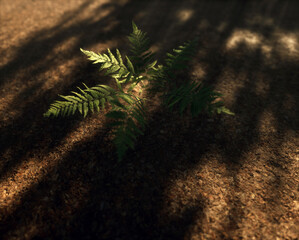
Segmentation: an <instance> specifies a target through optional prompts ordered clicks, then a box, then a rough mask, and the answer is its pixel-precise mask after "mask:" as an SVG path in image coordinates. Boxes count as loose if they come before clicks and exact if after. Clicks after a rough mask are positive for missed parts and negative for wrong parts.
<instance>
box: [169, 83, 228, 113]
mask: <svg viewBox="0 0 299 240" xmlns="http://www.w3.org/2000/svg"><path fill="white" fill-rule="evenodd" d="M220 96H221V94H220V93H218V92H215V91H213V90H212V89H211V88H209V87H205V86H203V85H202V84H201V83H195V82H191V83H186V84H183V85H181V86H180V87H179V88H176V89H174V90H172V91H171V92H170V93H169V94H168V96H167V97H166V99H165V104H166V106H168V108H170V109H171V110H172V109H173V108H174V107H175V106H177V107H178V109H179V112H180V114H183V113H184V112H186V111H187V110H188V109H190V111H191V114H192V116H193V117H196V116H198V115H199V114H200V113H201V112H204V111H205V112H208V113H214V112H216V113H219V114H220V113H226V114H231V115H233V113H232V112H231V111H229V109H227V108H225V107H224V106H223V102H221V101H216V99H217V98H218V97H220Z"/></svg>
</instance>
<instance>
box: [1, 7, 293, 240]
mask: <svg viewBox="0 0 299 240" xmlns="http://www.w3.org/2000/svg"><path fill="white" fill-rule="evenodd" d="M89 3H90V2H89V1H86V2H85V3H84V4H83V5H81V6H80V7H79V8H78V10H77V11H75V12H74V14H70V15H69V16H68V18H64V19H63V20H62V22H61V23H60V24H58V25H57V26H54V27H53V28H51V29H45V30H42V31H40V32H38V33H36V34H35V35H34V36H32V38H31V39H30V40H28V41H27V42H26V43H25V44H24V45H23V46H22V47H20V49H19V50H18V51H17V54H16V57H15V59H14V60H12V61H11V62H10V63H8V64H7V65H5V66H3V67H1V68H0V74H1V77H2V76H4V77H2V79H1V82H0V84H1V85H5V84H7V83H8V82H9V81H10V80H11V79H13V78H15V77H17V76H18V73H21V77H19V81H20V82H25V83H26V81H29V83H28V86H29V87H28V88H26V89H25V90H24V91H22V92H20V93H19V95H18V96H16V97H15V99H14V100H13V103H12V105H11V108H12V109H13V108H14V107H17V105H18V104H20V103H21V105H20V106H19V108H20V109H19V110H20V111H19V115H18V117H17V118H15V119H13V120H12V122H11V123H8V124H6V125H5V126H4V127H1V129H0V133H1V143H2V144H1V152H2V153H4V152H5V151H7V150H9V149H10V150H11V149H18V150H17V151H15V152H14V153H13V154H12V155H11V159H9V160H10V161H9V162H7V165H4V167H2V169H1V172H0V177H2V178H4V176H6V175H7V174H8V173H9V174H10V173H11V172H12V171H13V169H14V168H16V167H17V166H18V164H20V162H21V160H22V159H24V156H26V157H28V156H29V157H30V154H32V151H33V150H34V149H38V150H39V151H40V152H41V153H42V154H47V153H50V152H51V151H52V150H53V149H54V148H55V147H57V146H59V144H60V143H61V142H62V141H63V140H64V138H65V137H66V136H67V134H68V133H69V132H71V131H72V130H74V129H75V128H76V126H77V125H78V123H79V122H81V119H80V118H75V119H74V120H70V121H69V120H61V119H60V120H46V121H37V120H36V119H38V118H40V116H41V115H42V113H43V112H44V111H45V106H48V104H49V103H51V102H52V101H53V100H54V99H55V95H57V93H63V92H65V93H66V92H67V89H72V88H74V86H76V85H78V82H81V81H84V82H86V79H87V78H88V79H89V80H87V83H90V85H93V83H94V82H96V79H97V77H96V72H95V71H94V70H93V68H91V67H89V66H88V65H87V64H86V65H83V67H82V66H81V67H79V68H77V67H78V65H80V64H81V61H79V62H78V64H77V65H76V66H75V67H74V72H73V73H72V74H69V75H68V76H67V80H66V83H64V84H62V85H61V86H58V85H59V84H60V83H57V84H56V85H54V87H53V89H55V88H56V89H55V90H53V89H50V90H46V91H40V92H39V93H38V94H37V95H33V97H31V98H25V99H26V101H24V102H23V100H24V95H25V96H26V95H27V96H31V95H32V93H33V92H35V91H36V90H38V89H40V88H41V87H42V81H40V80H39V78H40V77H41V76H43V74H44V73H46V72H47V71H48V70H49V68H50V67H53V68H55V67H57V66H58V65H59V64H61V63H62V62H63V61H64V60H65V59H63V58H62V59H58V60H57V61H55V56H51V57H50V58H47V59H45V56H46V55H49V54H50V53H51V51H52V50H53V49H54V47H55V46H58V45H59V44H61V43H62V42H64V41H66V40H67V39H69V38H71V37H76V39H77V40H76V44H75V45H74V46H73V47H72V48H71V49H70V50H67V54H69V55H73V54H77V51H78V49H79V47H81V46H84V47H85V48H88V47H89V46H92V45H93V44H95V43H98V42H105V41H108V40H110V39H114V40H115V41H116V42H117V43H121V44H122V43H123V42H124V41H123V35H124V34H125V35H126V34H127V29H129V26H130V21H131V19H134V20H136V22H138V23H139V22H140V26H143V25H144V26H145V27H144V30H145V31H147V32H149V35H150V36H151V37H152V36H153V43H154V44H158V46H159V48H160V49H162V51H166V50H168V49H171V48H173V47H175V46H176V45H177V43H178V42H179V41H181V40H183V39H184V40H186V38H185V37H186V36H188V39H189V36H190V35H193V34H194V33H195V32H196V31H198V30H202V32H203V34H204V36H203V37H202V39H205V38H206V36H214V37H215V39H214V40H212V41H211V42H212V43H211V45H209V44H208V46H210V49H207V58H204V57H199V58H198V59H197V60H198V61H200V62H203V63H205V64H206V65H207V66H208V69H207V76H206V78H205V79H204V82H206V83H207V84H213V85H215V86H217V84H218V83H221V77H222V74H223V69H224V68H225V67H230V68H233V70H234V71H235V72H238V71H239V72H242V73H244V74H245V75H246V76H247V77H246V80H245V81H244V85H243V86H242V87H241V88H239V89H238V91H236V93H234V94H235V96H236V99H235V100H234V102H233V104H232V106H231V109H232V111H234V112H235V113H236V115H237V116H236V118H235V120H230V123H229V124H226V123H225V122H222V121H220V120H216V122H215V123H214V124H215V125H217V126H215V128H214V129H213V130H212V131H211V130H209V128H207V129H205V128H206V126H208V125H209V124H211V123H208V122H207V121H206V119H205V118H204V117H202V119H199V120H196V121H194V122H193V124H191V125H190V127H189V128H186V127H185V128H184V127H182V125H180V124H179V123H178V121H176V120H177V119H173V118H172V117H171V116H167V113H166V114H165V112H164V111H163V109H158V110H157V112H155V113H154V115H153V119H154V120H153V121H152V122H150V123H149V127H148V129H149V130H148V132H146V134H145V136H144V137H141V138H140V140H139V143H138V144H137V146H136V150H135V151H131V152H129V153H128V155H127V157H126V158H125V159H124V161H123V162H121V163H119V164H116V163H115V157H114V155H113V153H112V152H110V151H111V150H113V149H112V148H111V146H110V143H109V141H108V142H105V140H103V139H104V138H105V135H103V134H102V132H99V133H96V134H95V136H93V137H92V138H91V139H87V140H83V141H82V142H80V144H78V145H76V146H74V147H73V149H71V150H70V151H69V152H68V153H67V154H66V155H64V156H61V158H62V159H63V160H62V161H61V163H60V165H58V166H57V167H56V168H55V169H54V170H53V171H52V172H50V173H49V174H48V175H46V176H45V177H44V179H43V180H42V181H41V182H39V183H36V184H35V185H34V186H33V187H31V188H30V189H29V190H28V191H27V193H26V194H25V195H24V196H23V197H22V201H21V203H20V204H19V206H18V207H17V208H16V209H15V210H14V212H13V213H12V214H11V215H10V216H9V217H8V218H7V219H5V222H4V224H5V226H4V225H2V226H1V231H2V232H3V234H5V233H7V232H12V231H14V229H16V228H18V229H23V228H25V227H26V224H27V223H29V222H30V221H33V222H34V223H35V224H36V225H37V226H38V224H41V225H42V229H43V230H41V231H40V232H39V233H38V234H36V237H40V238H43V237H48V236H49V234H50V236H51V237H53V238H55V237H56V238H65V239H68V238H70V239H89V238H93V239H94V238H101V239H108V238H110V239H128V238H129V237H130V239H141V238H142V239H183V238H184V237H186V236H187V235H188V231H189V230H188V229H189V227H190V226H191V225H192V223H193V221H194V218H196V219H200V218H202V217H203V209H204V206H205V200H204V199H198V202H197V204H195V205H194V206H187V207H186V209H184V210H183V212H182V214H181V215H178V216H168V215H167V214H164V215H163V214H161V213H162V212H163V208H164V204H165V196H164V193H165V189H167V188H168V187H169V184H170V179H171V178H172V173H173V172H175V171H180V172H184V171H187V170H188V169H192V168H193V167H194V166H198V165H201V163H200V162H198V159H200V158H201V156H202V155H203V154H204V153H207V152H208V151H209V148H210V146H211V145H212V144H216V145H217V146H219V147H220V149H221V150H222V152H223V154H224V159H225V160H224V161H225V162H226V164H227V168H228V169H229V174H231V175H232V176H233V177H235V176H236V175H237V173H238V171H239V169H240V167H241V166H242V155H243V153H244V152H248V151H250V150H251V147H252V145H253V144H254V143H256V142H258V141H259V140H260V134H261V133H260V130H259V127H258V124H259V122H260V118H261V115H262V113H263V112H264V110H265V109H270V110H271V111H272V112H273V114H274V118H275V121H276V122H277V129H278V131H279V133H280V134H281V136H280V137H281V138H282V139H283V135H284V132H286V131H287V130H295V127H296V122H295V121H294V120H292V119H296V116H298V112H295V111H292V110H290V109H286V108H285V107H284V105H283V103H284V101H285V98H286V97H287V96H288V97H290V98H295V97H296V91H295V81H294V78H296V76H295V75H291V76H290V75H289V73H290V72H296V69H297V63H293V62H288V63H286V64H281V65H278V66H275V67H273V66H272V67H271V66H268V65H267V64H266V63H265V62H264V57H263V55H262V53H261V49H260V48H257V49H256V50H255V51H252V50H250V49H249V50H247V48H246V46H245V45H240V46H239V50H235V52H236V54H237V53H238V52H240V51H241V52H242V51H244V54H243V57H245V58H246V63H245V62H241V63H239V62H238V61H239V60H240V58H238V56H237V57H236V56H235V54H234V52H232V53H230V54H227V53H223V48H224V47H225V44H226V43H227V41H228V38H229V37H230V36H231V35H232V34H233V32H234V30H235V29H236V28H242V27H243V28H246V29H247V30H252V31H258V32H259V33H260V34H263V33H264V32H265V31H264V29H263V28H258V26H257V25H250V26H249V25H248V24H247V22H246V21H245V20H246V19H247V16H248V14H250V12H251V11H254V10H255V9H259V11H260V12H256V14H257V15H258V14H259V13H260V14H261V15H262V13H263V11H266V10H267V9H268V13H269V17H270V16H272V17H273V18H274V19H275V14H276V11H277V10H278V9H279V8H280V7H281V5H282V6H286V5H288V6H287V7H286V10H285V11H286V12H285V15H284V16H281V18H280V19H279V23H280V27H281V28H282V29H285V30H288V31H292V30H296V28H297V27H298V26H297V25H295V23H293V24H289V19H292V18H291V16H294V15H290V14H291V13H292V11H291V10H292V9H294V8H292V7H291V6H290V4H295V5H296V3H293V2H289V1H286V3H285V4H281V3H277V5H275V4H274V5H272V7H273V9H274V10H271V11H270V10H269V8H267V7H266V6H261V8H258V7H257V6H259V5H258V4H256V3H255V4H256V5H254V4H253V3H250V4H249V3H247V5H245V4H244V5H243V4H240V3H238V2H237V1H230V3H228V4H226V3H218V2H217V3H215V2H214V3H209V2H208V1H199V2H196V1H188V4H185V3H181V2H179V1H165V2H162V3H160V2H159V1H151V2H149V1H146V2H145V1H128V2H127V4H125V5H124V6H122V7H119V6H118V5H117V4H116V3H114V2H112V3H111V4H107V5H105V6H101V7H100V8H99V9H97V10H96V11H95V12H94V14H96V13H97V11H98V12H99V11H101V10H102V9H103V8H104V7H106V8H109V7H110V8H111V9H113V10H112V11H111V13H110V14H109V15H108V16H106V17H104V18H102V19H100V20H99V21H95V22H94V21H93V20H92V17H90V19H85V20H83V21H81V22H79V23H76V24H74V25H71V26H66V27H64V24H65V23H67V22H68V21H69V19H71V18H76V14H78V13H79V12H80V11H81V10H83V8H87V7H88V4H89ZM217 4H219V5H217ZM223 6H225V7H226V8H225V9H226V10H227V11H228V12H225V13H222V14H223V15H221V16H218V17H215V14H211V13H216V12H217V11H218V10H219V9H221V8H222V7H223ZM159 7H160V8H162V9H167V10H168V11H167V15H166V16H165V17H162V16H160V15H159V14H158V13H157V8H159ZM265 7H266V10H265ZM190 9H192V10H193V11H194V12H193V14H192V15H191V17H190V18H187V20H184V21H182V20H181V21H180V20H179V19H177V16H179V14H180V13H181V12H183V11H181V10H190ZM240 9H242V11H240ZM283 9H284V8H283ZM288 10H289V11H290V12H288V14H287V11H288ZM187 13H188V11H187ZM285 16H287V17H288V18H287V19H286V23H285V21H283V20H284V17H285ZM224 19H225V21H226V22H227V26H228V27H226V28H225V30H223V32H220V33H218V32H217V31H216V30H215V26H220V25H221V23H222V21H224ZM150 20H151V21H150ZM113 21H117V24H116V25H114V26H112V27H111V28H110V29H109V30H99V31H95V29H104V26H107V25H109V23H110V22H113ZM161 22H162V24H161ZM205 22H207V23H211V25H210V26H209V27H205V25H204V24H202V23H205ZM169 23H171V24H173V25H172V26H170V27H169V26H168V25H169ZM158 26H159V27H158ZM198 26H200V27H198ZM287 27H289V28H290V29H287ZM123 28H125V29H126V32H124V30H123ZM210 30H211V33H212V34H211V35H209V31H210ZM177 32H182V34H181V36H177V35H176V33H177ZM271 32H272V30H271V28H270V29H269V28H268V30H267V31H266V34H265V37H266V38H267V37H268V38H269V34H270V36H271ZM66 33H67V34H66ZM213 34H214V35H213ZM195 35H196V33H195ZM38 36H39V37H38ZM44 36H50V37H44ZM163 39H166V40H163ZM168 40H169V41H168ZM200 41H201V40H200ZM273 44H274V43H273ZM202 45H203V46H206V43H204V42H202ZM33 46H34V48H33ZM45 46H51V47H45ZM121 48H122V47H121ZM223 54H224V55H223ZM272 54H273V57H274V58H276V59H278V61H279V56H280V54H279V53H275V52H273V53H272ZM50 55H51V54H50ZM27 56H30V58H28V57H27ZM24 59H26V61H25V63H24ZM243 59H244V58H243ZM236 62H238V64H235V63H236ZM243 63H244V64H243ZM53 64H54V66H53ZM244 65H245V66H244ZM76 68H77V69H76ZM28 69H29V70H28ZM23 71H25V72H26V75H25V74H23V75H22V72H23ZM90 71H91V72H92V73H90ZM257 72H262V73H263V74H264V75H266V76H267V79H269V83H268V85H269V89H268V90H267V93H266V95H265V96H264V95H262V96H260V95H258V94H257V93H256V85H257V84H258V82H257V79H258V77H259V75H258V74H257ZM26 76H31V80H30V79H29V80H28V78H27V77H26ZM278 78H279V80H280V81H278ZM31 83H32V84H31ZM45 99H46V100H45ZM22 102H23V103H22ZM33 104H34V105H35V106H34V108H33V109H32V105H33ZM283 115H286V116H287V117H288V119H289V120H288V121H286V120H285V119H283V118H282V116H283ZM161 119H162V122H161ZM297 119H298V118H297ZM163 121H165V124H166V123H167V124H168V123H171V124H172V125H173V127H172V128H171V129H172V130H173V131H172V132H170V128H169V127H168V126H166V125H164V126H163ZM234 124H236V125H238V129H240V132H235V133H233V134H232V133H229V132H230V131H229V128H230V127H231V126H232V125H234ZM199 126H201V127H199ZM195 127H198V128H199V129H201V130H200V132H199V133H198V135H196V136H194V132H195ZM163 128H164V129H163ZM225 129H226V130H225ZM161 130H163V131H168V136H167V138H165V135H164V136H163V134H162V136H161V137H160V131H161ZM218 133H220V135H221V137H220V138H216V139H215V137H214V136H215V135H216V134H218ZM173 142H179V143H180V144H179V146H175V147H174V146H173ZM40 144H41V145H40ZM99 146H100V147H99ZM278 146H279V144H277V147H278ZM194 159H196V160H194ZM74 162H76V164H73V163H74ZM91 162H92V163H93V165H90V163H91ZM274 162H276V160H275V161H274ZM274 164H275V163H274ZM90 166H91V167H90ZM70 169H71V171H70ZM70 172H71V174H70ZM56 175H58V178H57V179H55V176H56ZM49 179H52V180H49ZM78 182H79V183H80V184H79V185H80V186H86V188H88V190H87V191H86V192H84V193H82V194H83V197H82V198H84V199H85V200H82V202H81V203H79V206H77V205H76V204H73V205H72V204H67V203H66V200H68V201H71V200H69V199H67V197H66V196H65V193H68V194H69V195H70V196H72V194H73V196H74V197H76V196H77V195H76V194H74V193H73V192H72V191H74V190H73V188H74V186H75V187H76V184H78ZM234 184H235V186H234V187H235V188H237V187H238V182H237V180H236V181H235V183H234ZM87 186H88V187H87ZM82 188H83V187H82ZM278 188H280V189H282V188H284V186H283V185H281V186H278ZM49 189H51V191H52V193H50V194H49ZM82 191H83V190H82ZM84 194H85V195H84ZM79 202H80V201H79ZM80 204H81V205H80ZM235 204H236V208H233V209H234V210H233V211H232V212H231V213H229V214H230V215H231V216H232V217H231V219H233V220H232V223H231V225H236V224H235V223H237V222H238V221H241V218H242V216H237V214H236V213H239V212H241V210H240V208H241V206H239V205H238V202H237V201H235ZM70 206H71V208H74V209H76V208H77V209H76V210H75V211H76V212H71V211H70V213H65V212H66V211H68V208H69V207H70ZM75 206H77V207H75ZM45 216H48V217H49V219H50V220H48V221H51V220H53V221H54V222H55V221H57V219H58V218H59V216H60V222H57V225H56V227H55V228H53V229H52V227H53V226H52V225H51V226H49V227H48V228H47V226H46V224H44V222H45V223H46V222H47V221H46V220H44V219H43V218H44V217H45ZM57 216H58V217H57ZM39 217H40V218H39ZM41 222H43V223H41ZM24 231H25V230H24Z"/></svg>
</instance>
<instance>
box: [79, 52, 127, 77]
mask: <svg viewBox="0 0 299 240" xmlns="http://www.w3.org/2000/svg"><path fill="white" fill-rule="evenodd" d="M80 50H81V52H83V53H84V54H85V55H86V56H88V59H89V60H90V61H93V64H97V63H100V64H101V67H100V71H102V70H105V71H106V72H105V75H110V76H111V77H113V78H124V77H126V76H127V75H128V74H129V70H128V68H127V67H126V65H125V64H124V62H123V59H122V57H121V54H120V52H119V50H118V49H116V56H114V54H113V53H112V52H111V50H110V49H109V48H108V49H107V51H108V54H100V53H95V52H92V51H87V50H83V49H82V48H80Z"/></svg>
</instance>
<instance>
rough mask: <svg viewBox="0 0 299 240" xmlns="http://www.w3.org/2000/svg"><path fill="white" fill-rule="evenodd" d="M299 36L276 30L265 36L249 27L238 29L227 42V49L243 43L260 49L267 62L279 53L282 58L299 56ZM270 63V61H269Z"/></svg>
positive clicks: (254, 48)
mask: <svg viewBox="0 0 299 240" xmlns="http://www.w3.org/2000/svg"><path fill="white" fill-rule="evenodd" d="M298 39H299V37H298V34H296V33H286V32H283V31H282V30H279V29H277V30H275V31H273V33H272V34H271V36H270V37H268V38H265V37H263V36H262V35H261V34H259V33H257V32H253V31H249V30H247V29H237V30H235V31H234V32H233V33H232V34H231V36H230V37H229V38H228V40H227V42H226V50H228V51H231V50H234V49H236V48H238V47H240V46H241V45H242V44H245V47H247V48H248V49H251V50H260V51H261V53H262V54H263V57H264V60H266V62H267V61H268V60H271V59H272V58H274V57H275V56H274V55H273V52H277V53H279V55H280V57H282V58H284V59H285V58H299V41H298ZM269 63H270V62H269Z"/></svg>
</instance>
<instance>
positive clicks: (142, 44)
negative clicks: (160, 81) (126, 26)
mask: <svg viewBox="0 0 299 240" xmlns="http://www.w3.org/2000/svg"><path fill="white" fill-rule="evenodd" d="M132 27H133V32H132V33H131V34H130V36H128V39H129V41H130V47H131V49H130V52H131V56H130V59H131V60H132V63H133V64H134V66H135V67H136V70H137V72H138V73H142V72H144V71H146V70H149V69H151V68H154V66H155V65H156V63H157V61H153V54H152V52H151V51H150V50H149V49H150V40H149V38H148V37H147V34H146V33H144V32H142V31H141V30H140V29H138V27H137V26H136V24H135V23H134V22H132Z"/></svg>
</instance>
